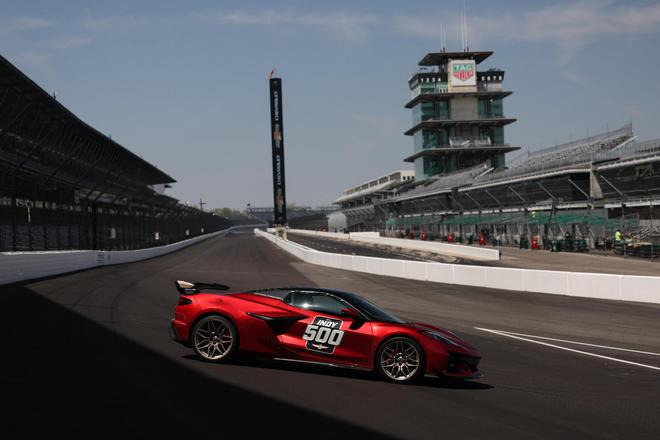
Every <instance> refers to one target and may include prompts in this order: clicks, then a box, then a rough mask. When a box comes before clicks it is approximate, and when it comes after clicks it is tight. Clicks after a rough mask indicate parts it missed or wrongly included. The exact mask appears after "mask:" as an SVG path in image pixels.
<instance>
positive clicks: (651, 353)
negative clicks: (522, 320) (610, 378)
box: [475, 327, 660, 356]
mask: <svg viewBox="0 0 660 440" xmlns="http://www.w3.org/2000/svg"><path fill="white" fill-rule="evenodd" d="M475 328H476V329H477V330H486V331H487V329H482V328H477V327H475ZM497 331H498V332H500V333H506V334H507V335H515V336H526V337H528V338H535V339H543V340H544V341H555V342H565V343H567V344H575V345H586V346H588V347H596V348H606V349H608V350H617V351H627V352H629V353H639V354H648V355H650V356H660V353H654V352H652V351H641V350H631V349H629V348H619V347H612V346H609V345H598V344H587V343H586V342H577V341H569V340H566V339H555V338H546V337H544V336H536V335H526V334H524V333H514V332H510V331H504V330H497Z"/></svg>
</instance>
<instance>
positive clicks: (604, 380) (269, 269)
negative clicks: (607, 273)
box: [0, 231, 660, 439]
mask: <svg viewBox="0 0 660 440" xmlns="http://www.w3.org/2000/svg"><path fill="white" fill-rule="evenodd" d="M176 279H184V280H190V281H209V282H210V281H216V282H221V283H224V284H228V285H230V286H232V288H233V289H236V290H242V289H252V288H261V287H273V286H287V285H309V286H323V287H331V288H339V289H344V290H352V291H355V292H357V293H360V294H362V295H364V296H365V297H367V298H370V299H372V300H374V301H376V302H377V303H379V304H380V305H382V306H383V307H385V308H387V309H389V310H391V311H392V312H394V313H395V314H397V315H399V316H401V317H404V318H407V319H409V320H412V321H423V322H428V323H431V324H436V325H441V326H444V327H447V328H450V329H453V330H455V331H456V332H457V333H458V334H459V335H460V336H462V337H464V338H465V339H467V340H468V341H470V342H471V343H472V344H473V345H475V346H476V347H477V348H478V349H480V351H481V353H482V355H483V361H482V364H481V369H482V371H483V372H484V373H485V374H486V377H485V378H484V379H481V380H479V381H467V382H447V381H440V380H436V379H433V378H427V379H425V380H424V381H423V382H422V383H420V384H418V385H409V386H401V385H395V384H389V383H385V382H382V381H381V380H379V379H378V378H377V377H376V376H374V375H372V374H369V373H364V372H354V371H349V370H333V369H329V368H323V367H301V366H289V365H281V364H277V363H264V362H256V361H242V362H237V363H234V364H229V365H216V364H208V363H204V362H201V361H199V360H198V359H197V358H195V357H194V356H193V355H192V351H191V350H189V349H186V348H184V347H182V346H180V345H178V344H175V343H173V342H172V341H170V339H169V337H168V334H167V331H166V327H167V324H168V321H169V319H170V317H171V315H172V312H173V308H174V305H175V304H176V301H177V296H178V295H177V292H176V291H175V290H174V286H173V281H174V280H176ZM0 307H2V311H3V317H2V319H1V320H0V329H1V331H2V334H3V336H4V350H3V356H2V362H1V364H2V375H1V376H0V392H1V393H2V396H3V401H4V402H5V405H4V406H5V408H6V409H5V410H3V412H2V419H3V420H2V422H3V437H5V436H8V437H10V438H30V437H34V438H36V437H40V438H43V437H44V436H56V437H65V436H71V435H85V436H87V437H89V438H115V439H116V438H117V437H118V436H126V435H130V436H149V438H174V437H179V438H180V437H181V436H184V435H185V436H186V437H187V438H193V436H196V435H205V436H218V437H224V438H237V434H236V433H241V436H243V437H245V436H247V437H248V438H254V437H256V436H262V435H271V436H276V437H278V438H281V437H288V438H309V437H312V438H330V437H332V438H336V437H338V436H343V437H345V436H348V437H349V438H355V437H357V436H361V437H362V438H387V437H391V438H415V439H424V438H429V439H430V438H462V439H473V438H484V439H512V438H521V439H523V438H524V439H557V438H581V439H592V438H606V439H623V438H626V439H628V438H635V439H657V438H659V437H660V417H658V415H659V414H660V306H656V305H645V304H637V303H625V302H614V301H605V300H594V299H581V298H568V297H562V296H555V295H543V294H530V293H517V292H508V291H502V290H489V289H483V288H471V287H462V286H453V285H445V284H434V283H426V282H417V281H411V280H404V279H398V278H392V277H382V276H376V275H369V274H363V273H356V272H348V271H341V270H336V269H330V268H324V267H320V266H314V265H310V264H307V263H304V262H302V261H300V260H297V259H296V258H295V257H292V256H291V255H289V254H287V253H285V252H284V251H282V250H280V249H278V248H277V247H275V246H274V245H273V244H271V243H269V242H268V241H266V240H264V239H261V238H256V237H254V236H253V235H252V234H251V233H250V232H249V231H248V232H247V233H244V234H241V233H232V234H229V235H228V236H226V237H218V238H213V239H209V240H207V241H204V242H202V243H200V244H197V245H194V246H191V247H189V248H186V249H183V250H181V251H178V252H175V253H173V254H170V255H167V256H163V257H159V258H155V259H151V260H146V261H142V262H138V263H132V264H126V265H118V266H108V267H103V268H97V269H92V270H87V271H82V272H78V273H73V274H68V275H63V276H59V277H51V278H48V279H43V280H37V281H32V282H26V283H20V284H14V285H9V286H3V287H0ZM625 350H627V351H625ZM5 438H7V437H5Z"/></svg>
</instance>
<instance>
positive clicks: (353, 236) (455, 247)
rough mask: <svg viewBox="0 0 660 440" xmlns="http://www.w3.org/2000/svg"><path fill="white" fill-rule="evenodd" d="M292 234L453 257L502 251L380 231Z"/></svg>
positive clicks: (481, 257) (486, 257) (493, 257)
mask: <svg viewBox="0 0 660 440" xmlns="http://www.w3.org/2000/svg"><path fill="white" fill-rule="evenodd" d="M289 232H290V233H292V234H302V235H314V236H317V237H328V238H338V239H340V240H353V241H356V242H359V243H368V244H380V245H385V246H392V247H396V248H401V249H413V250H418V251H425V252H433V253H436V254H441V255H449V256H452V257H460V258H468V259H470V260H478V261H497V260H499V259H500V251H499V250H497V249H488V248H481V247H476V246H467V245H460V244H449V243H440V242H438V241H421V240H407V239H404V238H390V237H381V236H380V235H379V234H378V232H351V233H350V234H343V233H341V232H323V231H308V230H305V229H290V230H289Z"/></svg>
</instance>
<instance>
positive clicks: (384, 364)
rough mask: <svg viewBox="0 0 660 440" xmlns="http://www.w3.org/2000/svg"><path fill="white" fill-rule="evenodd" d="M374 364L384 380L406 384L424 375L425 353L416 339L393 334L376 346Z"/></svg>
mask: <svg viewBox="0 0 660 440" xmlns="http://www.w3.org/2000/svg"><path fill="white" fill-rule="evenodd" d="M374 365H375V366H376V371H378V374H380V375H381V377H382V378H383V379H385V380H386V381H388V382H393V383H398V384H408V383H413V382H415V381H417V380H419V379H420V378H421V377H423V376H424V372H425V370H426V355H425V353H424V349H423V348H422V346H421V345H419V344H418V343H417V341H415V340H413V339H411V338H408V337H406V336H395V337H393V338H390V339H387V340H386V341H385V342H383V343H382V344H381V345H380V347H378V351H376V358H375V359H374ZM390 365H391V366H390ZM413 365H414V366H415V367H413Z"/></svg>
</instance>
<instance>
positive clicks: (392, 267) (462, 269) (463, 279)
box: [254, 229, 660, 304]
mask: <svg viewBox="0 0 660 440" xmlns="http://www.w3.org/2000/svg"><path fill="white" fill-rule="evenodd" d="M254 232H255V234H257V235H258V236H261V237H264V238H266V239H268V240H269V241H271V242H272V243H274V244H275V245H277V246H278V247H280V248H281V249H283V250H285V251H287V252H289V253H290V254H292V255H294V256H296V257H298V258H300V259H302V260H303V261H306V262H308V263H311V264H316V265H321V266H326V267H332V268H336V269H343V270H351V271H356V272H365V273H371V274H375V275H384V276H393V277H398V278H406V279H411V280H418V281H430V282H436V283H446V284H458V285H463V286H473V287H486V288H491V289H503V290H509V291H518V292H531V293H546V294H555V295H567V296H574V297H583V298H598V299H609V300H620V301H638V302H646V303H656V304H660V277H648V276H634V275H614V274H602V273H584V272H568V271H566V272H564V271H550V270H531V269H515V268H500V267H486V266H470V265H459V264H445V263H430V262H429V263H427V262H420V261H404V260H394V259H386V258H375V257H363V256H358V255H341V254H333V253H329V252H321V251H317V250H315V249H310V248H308V247H305V246H302V245H299V244H297V243H293V242H291V241H288V240H284V239H282V238H279V237H276V236H274V235H273V234H270V233H268V232H264V231H260V230H256V229H255V231H254Z"/></svg>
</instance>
